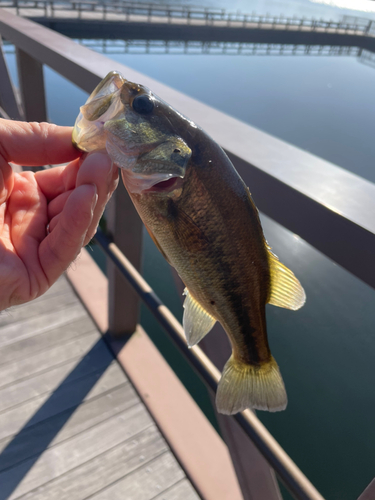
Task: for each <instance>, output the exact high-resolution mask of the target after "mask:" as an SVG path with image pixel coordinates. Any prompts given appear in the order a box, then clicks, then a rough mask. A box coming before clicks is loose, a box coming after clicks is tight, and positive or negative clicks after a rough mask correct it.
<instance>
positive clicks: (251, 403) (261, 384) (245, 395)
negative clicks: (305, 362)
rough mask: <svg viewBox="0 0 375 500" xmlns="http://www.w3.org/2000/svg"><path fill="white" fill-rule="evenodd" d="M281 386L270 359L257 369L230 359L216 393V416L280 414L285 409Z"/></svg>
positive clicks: (275, 368)
mask: <svg viewBox="0 0 375 500" xmlns="http://www.w3.org/2000/svg"><path fill="white" fill-rule="evenodd" d="M287 402H288V400H287V396H286V392H285V386H284V382H283V379H282V377H281V374H280V370H279V367H278V366H277V363H276V361H275V360H274V358H273V357H271V360H270V361H269V362H267V363H263V364H262V365H260V366H252V365H247V364H245V363H242V362H241V361H238V360H236V359H235V358H234V357H233V354H232V356H231V357H230V358H229V360H228V361H227V363H226V365H225V366H224V370H223V373H222V376H221V379H220V382H219V386H218V389H217V393H216V407H217V411H218V412H219V413H224V414H225V415H233V414H234V413H238V412H240V411H243V410H246V408H252V409H254V410H266V411H272V412H274V411H281V410H285V408H286V405H287Z"/></svg>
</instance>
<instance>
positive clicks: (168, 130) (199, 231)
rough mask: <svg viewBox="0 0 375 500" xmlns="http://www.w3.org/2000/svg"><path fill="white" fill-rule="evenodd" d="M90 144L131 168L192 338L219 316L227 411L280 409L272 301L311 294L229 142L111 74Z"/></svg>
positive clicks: (84, 115) (88, 110)
mask: <svg viewBox="0 0 375 500" xmlns="http://www.w3.org/2000/svg"><path fill="white" fill-rule="evenodd" d="M72 139H73V143H74V145H76V146H77V147H78V148H79V149H81V150H82V151H86V152H90V151H99V150H103V151H106V152H107V153H108V155H109V156H110V157H111V159H112V161H113V162H114V163H115V164H116V165H118V166H119V167H120V168H121V171H122V178H123V182H124V184H125V187H126V189H127V191H128V193H129V196H130V198H131V200H132V202H133V204H134V206H135V208H136V210H137V211H138V214H139V215H140V217H141V219H142V221H143V223H144V225H145V226H146V229H147V231H148V232H149V234H150V236H151V238H152V239H153V241H154V243H155V244H156V246H157V248H158V249H159V250H160V252H161V253H162V255H163V256H164V257H165V259H166V260H167V261H168V262H169V264H170V265H171V266H173V267H174V268H175V269H176V271H177V273H178V274H179V276H180V277H181V279H182V281H183V282H184V284H185V286H186V288H185V291H184V295H185V299H184V304H183V307H184V313H183V327H184V331H185V335H186V340H187V343H188V345H189V346H190V347H191V346H194V345H196V344H197V343H198V342H200V341H201V340H202V339H203V338H204V337H205V335H207V334H208V333H209V332H210V330H211V329H212V327H213V326H214V324H215V323H216V321H218V322H219V323H220V324H221V325H222V327H223V328H224V330H225V332H226V334H227V336H228V338H229V340H230V344H231V347H232V354H231V356H230V358H229V360H228V361H227V363H226V364H225V366H224V369H223V372H222V375H221V379H220V381H219V384H218V389H217V392H216V407H217V410H218V412H220V413H223V414H227V415H232V414H235V413H237V412H240V411H243V410H245V409H247V408H251V409H254V410H266V411H271V412H274V411H279V410H284V409H285V408H286V405H287V395H286V390H285V385H284V382H283V379H282V376H281V374H280V370H279V367H278V365H277V362H276V361H275V359H274V358H273V356H272V354H271V350H270V347H269V343H268V339H267V329H266V307H265V306H266V304H267V303H268V304H273V305H275V306H279V307H284V308H287V309H291V310H297V309H299V308H300V307H302V306H303V304H304V303H305V299H306V297H305V292H304V289H303V288H302V286H301V284H300V282H299V281H298V279H297V278H296V277H295V275H294V274H293V272H292V271H291V270H290V269H288V268H287V267H286V266H284V265H283V264H282V263H281V262H280V260H279V259H278V258H277V256H276V255H275V254H274V253H273V252H272V250H271V248H270V246H269V245H268V243H267V241H266V239H265V237H264V234H263V230H262V226H261V222H260V219H259V213H258V210H257V208H256V206H255V204H254V202H253V199H252V197H251V194H250V191H249V188H248V187H247V186H246V184H245V183H244V181H243V180H242V179H241V177H240V176H239V174H238V173H237V171H236V170H235V168H234V166H233V164H232V163H231V161H230V160H229V158H228V156H227V155H226V154H225V152H224V151H223V150H222V148H221V147H220V146H219V145H218V144H217V143H216V142H215V141H214V140H213V139H212V138H211V137H210V136H209V135H207V134H206V133H205V132H204V131H203V130H202V129H201V128H200V127H199V126H198V125H197V124H195V123H194V122H193V121H192V120H190V119H189V118H187V117H185V116H184V115H183V114H181V113H179V112H178V111H177V110H175V109H174V108H173V107H172V106H170V105H169V104H167V103H166V102H164V101H163V100H162V99H160V98H159V97H158V96H156V95H155V94H153V93H152V92H151V91H150V90H149V89H148V88H146V87H144V86H143V85H141V84H137V83H132V82H130V81H128V80H126V79H125V78H124V77H123V76H122V75H121V74H120V73H118V72H115V71H114V72H111V73H109V74H108V75H107V77H106V78H104V80H103V81H102V82H101V83H100V84H99V85H98V86H97V88H96V89H95V90H94V92H93V93H92V94H91V96H90V97H89V98H88V100H87V102H86V104H85V105H84V106H82V107H81V108H80V114H79V115H78V118H77V120H76V123H75V126H74V130H73V136H72Z"/></svg>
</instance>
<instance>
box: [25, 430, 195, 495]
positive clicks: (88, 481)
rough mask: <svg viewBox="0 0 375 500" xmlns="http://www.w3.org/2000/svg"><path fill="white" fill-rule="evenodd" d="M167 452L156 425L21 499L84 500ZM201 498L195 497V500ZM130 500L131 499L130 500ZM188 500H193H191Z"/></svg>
mask: <svg viewBox="0 0 375 500" xmlns="http://www.w3.org/2000/svg"><path fill="white" fill-rule="evenodd" d="M166 450H167V444H166V442H165V440H164V439H163V438H162V437H161V434H160V432H159V431H158V429H157V428H156V427H155V426H154V425H153V426H151V427H149V428H148V429H146V430H144V431H143V432H141V433H139V434H136V435H135V436H134V437H131V438H130V439H127V440H126V441H125V442H123V443H121V444H120V445H118V446H115V447H114V448H112V449H111V450H109V451H108V452H106V453H103V454H101V455H99V456H97V457H95V458H94V459H93V460H91V461H89V462H86V463H84V464H83V465H81V466H80V467H77V468H76V469H73V470H72V471H70V472H69V473H67V474H64V475H62V476H59V477H57V478H56V479H54V480H52V481H50V482H49V483H47V484H45V485H43V486H41V487H40V488H37V489H36V490H33V491H32V492H30V493H27V494H26V495H24V496H21V497H19V499H22V500H83V499H86V498H88V497H89V496H90V495H93V494H95V493H97V491H98V490H100V489H102V488H105V487H106V486H109V485H111V484H112V483H114V482H115V481H117V480H119V479H121V478H122V477H124V476H125V475H127V474H129V473H131V472H133V471H134V470H136V469H137V468H139V467H140V466H142V465H144V464H145V461H150V460H152V459H154V458H155V457H157V456H159V455H160V454H161V453H163V452H165V451H166ZM196 498H198V497H192V499H191V500H195V499H196ZM126 500H127V498H126ZM186 500H190V498H187V499H186Z"/></svg>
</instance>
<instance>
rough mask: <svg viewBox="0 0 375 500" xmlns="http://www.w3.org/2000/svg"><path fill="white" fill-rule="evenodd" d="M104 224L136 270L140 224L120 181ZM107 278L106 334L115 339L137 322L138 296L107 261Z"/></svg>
mask: <svg viewBox="0 0 375 500" xmlns="http://www.w3.org/2000/svg"><path fill="white" fill-rule="evenodd" d="M106 221H107V228H108V231H109V232H110V234H111V235H112V238H113V241H114V243H116V245H117V246H118V247H119V248H120V250H121V251H122V252H123V253H124V254H125V255H126V257H127V258H128V259H129V260H130V262H131V263H132V264H133V266H134V267H135V268H136V269H137V270H140V268H141V259H142V230H143V225H142V222H141V220H140V218H139V216H138V214H137V212H136V210H135V208H134V206H133V203H132V202H131V200H130V198H129V195H128V193H127V192H126V190H125V188H124V185H123V183H122V181H121V180H120V184H119V186H118V188H117V189H116V191H115V193H114V194H113V196H112V198H111V200H110V202H109V203H108V206H107V210H106ZM107 277H108V308H109V310H108V324H109V331H110V333H111V335H113V336H115V337H120V336H122V335H131V334H132V333H134V332H135V329H136V326H137V323H138V321H139V308H140V299H139V296H138V295H137V294H136V293H135V292H134V290H133V288H132V287H131V286H130V285H129V283H128V282H127V281H125V280H124V279H123V277H122V276H121V273H120V272H119V271H118V269H117V268H116V267H115V265H114V264H113V263H112V261H110V259H108V261H107Z"/></svg>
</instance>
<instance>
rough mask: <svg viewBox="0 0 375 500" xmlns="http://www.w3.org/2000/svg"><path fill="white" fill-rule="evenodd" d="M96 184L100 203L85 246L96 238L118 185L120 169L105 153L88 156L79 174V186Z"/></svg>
mask: <svg viewBox="0 0 375 500" xmlns="http://www.w3.org/2000/svg"><path fill="white" fill-rule="evenodd" d="M89 182H90V183H95V185H96V186H97V190H98V202H97V204H96V207H95V210H94V215H93V218H92V222H91V225H90V228H89V230H88V232H87V235H86V239H85V244H87V243H88V242H89V241H90V239H91V238H92V237H93V236H94V234H95V232H96V228H97V226H98V224H99V220H100V217H101V216H102V214H103V211H104V208H105V206H106V204H107V202H108V200H109V198H110V197H111V196H112V193H113V191H114V190H115V188H116V186H117V184H118V168H117V167H116V166H115V165H113V166H112V161H111V159H110V158H109V156H108V155H107V154H105V153H92V154H89V155H87V156H86V158H85V159H84V161H83V163H82V165H81V167H80V169H79V172H78V174H77V186H79V185H81V184H87V183H89Z"/></svg>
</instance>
